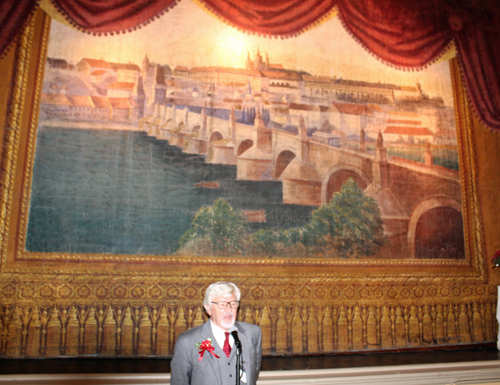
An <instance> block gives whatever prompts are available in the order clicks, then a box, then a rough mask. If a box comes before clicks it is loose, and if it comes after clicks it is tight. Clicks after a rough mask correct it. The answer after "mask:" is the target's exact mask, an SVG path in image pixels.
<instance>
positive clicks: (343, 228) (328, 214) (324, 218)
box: [302, 178, 386, 258]
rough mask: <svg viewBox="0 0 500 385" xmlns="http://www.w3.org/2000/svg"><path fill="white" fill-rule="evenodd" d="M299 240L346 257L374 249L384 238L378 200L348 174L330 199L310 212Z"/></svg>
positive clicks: (309, 245)
mask: <svg viewBox="0 0 500 385" xmlns="http://www.w3.org/2000/svg"><path fill="white" fill-rule="evenodd" d="M302 242H303V243H304V245H306V246H307V247H309V248H312V249H315V250H317V251H321V252H325V253H327V254H328V253H329V252H333V253H334V254H337V255H339V256H341V257H345V258H347V257H350V256H353V255H357V256H363V255H373V254H375V253H377V252H378V251H379V250H380V247H381V246H382V245H384V243H385V242H386V237H385V236H384V230H383V228H382V219H381V217H380V208H379V205H378V203H377V201H376V200H375V199H373V198H371V197H369V196H368V195H366V194H364V192H363V191H362V190H361V189H360V188H359V187H358V185H357V184H356V183H355V182H354V180H353V179H352V178H349V179H348V180H347V181H346V182H345V183H344V185H343V186H342V188H341V190H340V192H338V193H335V194H334V196H333V198H332V200H331V201H330V203H328V204H326V205H323V206H321V207H320V208H319V209H318V210H315V211H314V212H313V214H312V218H311V221H310V222H309V223H308V224H307V225H306V227H305V228H304V232H303V236H302Z"/></svg>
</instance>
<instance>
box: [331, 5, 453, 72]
mask: <svg viewBox="0 0 500 385" xmlns="http://www.w3.org/2000/svg"><path fill="white" fill-rule="evenodd" d="M407 3H408V2H406V3H404V4H405V6H404V7H403V6H401V1H400V0H341V2H340V4H339V7H338V8H339V17H340V18H341V20H342V23H343V24H344V26H345V27H346V29H347V30H348V31H349V33H350V34H351V35H352V36H353V37H354V38H355V39H356V40H358V42H360V43H361V44H362V45H363V46H364V47H365V48H366V49H367V50H368V51H369V52H372V53H373V54H375V55H376V56H377V57H378V58H380V59H382V60H383V61H385V62H386V63H389V64H390V65H392V66H396V67H400V68H421V67H423V66H425V65H427V64H429V63H431V62H432V61H433V60H435V59H437V58H438V57H439V56H440V55H441V53H443V51H444V50H445V49H446V47H447V46H448V45H449V44H450V41H451V40H452V38H453V36H454V31H453V30H451V28H450V24H449V23H448V19H447V14H446V13H445V12H444V11H443V9H438V8H435V7H433V5H434V2H433V1H428V0H420V1H419V2H413V4H411V3H410V4H407ZM426 3H427V4H426Z"/></svg>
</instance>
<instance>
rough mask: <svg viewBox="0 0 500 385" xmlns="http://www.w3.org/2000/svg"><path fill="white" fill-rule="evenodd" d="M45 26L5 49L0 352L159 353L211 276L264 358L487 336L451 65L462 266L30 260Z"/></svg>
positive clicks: (187, 323) (185, 324)
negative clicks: (236, 297)
mask: <svg viewBox="0 0 500 385" xmlns="http://www.w3.org/2000/svg"><path fill="white" fill-rule="evenodd" d="M49 26H50V18H49V17H48V16H46V15H45V14H43V12H42V11H39V12H38V13H37V14H36V15H35V16H34V17H32V18H31V19H30V21H29V23H28V24H27V26H26V28H25V30H24V31H23V33H22V35H21V36H20V37H19V40H18V42H17V46H16V48H15V49H16V59H15V60H16V62H15V73H14V75H13V83H12V86H11V95H10V104H9V110H8V115H7V119H6V126H5V127H6V129H5V138H4V147H3V153H2V174H1V189H0V197H1V199H0V237H1V238H0V240H1V242H0V245H1V261H2V262H1V266H0V292H1V293H2V295H1V300H0V321H1V327H2V330H3V333H2V337H1V341H0V342H1V344H0V356H3V357H59V356H74V355H78V356H86V355H92V356H94V355H96V356H99V357H106V356H116V357H128V356H151V355H153V356H169V355H171V354H172V352H173V346H174V343H175V337H176V335H178V333H180V332H181V331H183V330H185V329H187V328H189V327H192V326H195V325H198V324H200V323H201V322H202V321H203V319H205V316H204V314H203V311H202V308H201V298H202V295H203V290H204V288H205V287H206V285H207V284H209V283H210V282H212V281H213V280H216V279H228V280H229V279H230V280H233V281H235V282H237V283H238V284H239V285H240V286H241V287H242V289H243V295H244V299H245V300H244V302H243V304H242V308H241V309H240V313H239V317H240V319H245V320H247V321H249V322H254V323H257V324H260V326H261V327H262V329H263V332H264V343H263V347H264V353H265V354H271V355H272V354H289V355H295V354H312V353H314V354H316V353H329V352H342V351H358V350H359V351H363V350H384V349H395V348H398V349H404V348H419V347H433V346H440V345H456V344H474V343H485V342H491V341H493V340H494V338H495V332H496V325H495V322H494V313H495V304H494V299H495V293H496V287H494V286H492V285H489V283H488V276H487V272H486V262H485V260H484V255H485V252H484V241H483V237H484V235H483V229H482V218H481V212H480V210H479V201H478V194H477V191H476V177H477V176H476V174H477V170H476V161H475V146H474V135H473V132H472V131H473V128H474V127H473V124H474V123H473V119H472V116H471V109H470V105H469V102H468V100H467V96H466V92H465V90H464V86H463V83H462V80H461V77H460V74H459V68H458V64H457V62H456V60H453V61H451V64H450V66H451V73H452V81H453V87H454V93H455V103H456V122H457V136H458V143H459V151H460V154H461V156H460V170H461V182H462V183H461V186H462V197H463V202H462V215H463V220H464V227H465V231H464V233H465V245H466V255H467V257H466V259H465V260H464V261H446V260H438V261H416V260H404V261H403V260H362V261H351V260H341V261H339V260H323V259H322V260H319V259H317V260H316V259H312V260H308V261H307V263H304V262H303V261H300V260H291V259H250V260H249V259H243V258H200V257H191V258H185V257H182V258H179V257H174V256H171V257H167V258H165V257H161V258H160V257H154V256H124V255H76V254H57V253H33V252H26V251H25V250H24V240H25V233H26V224H27V212H28V210H29V199H30V196H29V194H30V186H31V173H32V167H33V162H34V147H35V141H36V128H37V127H36V124H37V113H38V112H37V111H38V108H39V103H40V93H41V82H42V79H43V70H44V62H45V52H46V48H47V47H46V46H47V43H48V33H49V32H48V31H49Z"/></svg>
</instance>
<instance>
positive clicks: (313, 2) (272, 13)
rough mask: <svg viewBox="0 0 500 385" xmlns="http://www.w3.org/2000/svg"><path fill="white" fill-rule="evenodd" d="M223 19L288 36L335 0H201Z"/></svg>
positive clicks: (258, 31)
mask: <svg viewBox="0 0 500 385" xmlns="http://www.w3.org/2000/svg"><path fill="white" fill-rule="evenodd" d="M200 2H201V3H202V4H203V5H204V6H205V7H206V8H207V9H208V10H209V11H210V12H212V13H214V14H215V15H216V16H218V17H220V18H222V19H223V20H224V21H225V22H226V23H228V24H230V25H232V26H234V27H236V28H238V29H240V30H243V31H246V32H252V33H256V34H259V35H268V36H282V37H290V36H294V35H296V34H298V33H301V32H303V31H304V30H306V29H308V28H310V27H311V26H312V25H314V24H315V23H318V22H319V21H320V20H321V19H322V18H324V17H326V16H327V15H328V14H329V13H330V12H331V11H332V10H333V8H334V7H335V5H336V3H337V2H338V0H274V1H271V0H200Z"/></svg>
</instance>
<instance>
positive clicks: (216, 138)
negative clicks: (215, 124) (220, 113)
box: [210, 131, 224, 143]
mask: <svg viewBox="0 0 500 385" xmlns="http://www.w3.org/2000/svg"><path fill="white" fill-rule="evenodd" d="M222 139H224V136H223V135H222V134H221V133H220V132H219V131H214V132H212V133H211V134H210V143H214V142H217V141H219V140H222Z"/></svg>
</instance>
